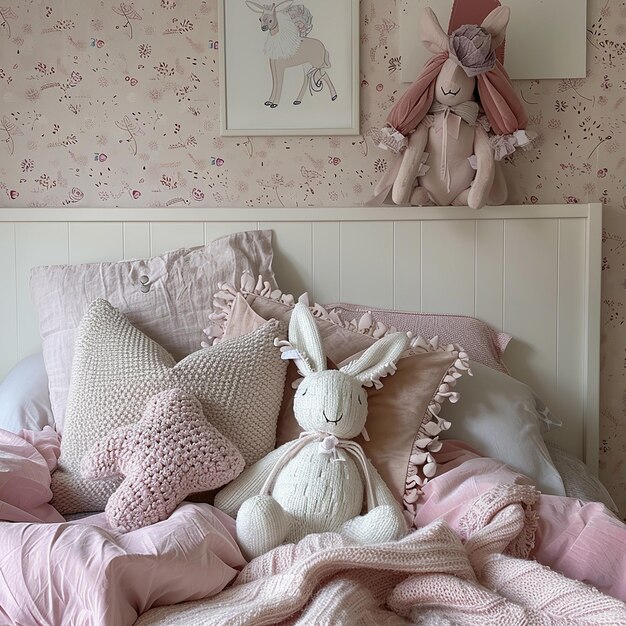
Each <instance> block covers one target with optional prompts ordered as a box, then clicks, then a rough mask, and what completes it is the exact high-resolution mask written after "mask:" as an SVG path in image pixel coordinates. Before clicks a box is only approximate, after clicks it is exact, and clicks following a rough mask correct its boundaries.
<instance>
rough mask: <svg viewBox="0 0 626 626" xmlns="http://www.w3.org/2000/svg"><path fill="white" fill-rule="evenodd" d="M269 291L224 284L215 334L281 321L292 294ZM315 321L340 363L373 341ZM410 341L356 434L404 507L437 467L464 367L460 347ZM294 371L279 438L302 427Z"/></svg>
mask: <svg viewBox="0 0 626 626" xmlns="http://www.w3.org/2000/svg"><path fill="white" fill-rule="evenodd" d="M268 296H270V297H265V296H261V295H258V294H254V293H246V294H245V297H244V295H243V294H242V293H239V292H237V291H236V290H234V288H232V287H230V286H223V289H222V291H221V292H220V293H219V294H218V295H217V296H216V302H215V305H216V312H215V315H214V316H213V319H214V320H216V321H217V320H218V318H221V319H222V321H223V322H225V326H224V327H223V329H222V330H221V336H222V337H233V336H236V335H238V334H241V333H245V332H250V330H253V329H254V328H257V327H259V326H260V325H261V324H264V323H266V322H265V319H272V318H273V319H278V320H281V321H285V322H287V321H288V320H289V318H290V317H291V311H292V309H293V307H292V306H290V305H289V304H285V303H284V301H283V300H285V299H288V301H293V298H291V297H287V298H285V296H283V294H281V293H280V292H279V291H276V290H274V291H273V292H272V293H268ZM313 310H314V312H316V313H317V314H318V315H322V314H323V313H322V309H321V308H320V307H313ZM316 321H317V325H318V328H319V330H320V334H321V337H322V344H323V347H324V351H325V352H326V355H327V357H328V361H329V362H330V363H329V366H332V365H333V364H335V365H336V366H337V367H340V366H343V365H346V364H347V363H348V362H350V361H352V360H354V359H356V358H357V357H358V356H359V355H360V354H361V353H362V352H363V351H364V350H366V349H367V348H368V347H369V346H371V345H372V344H374V343H375V342H376V341H377V338H375V337H372V336H370V335H367V334H362V333H359V332H354V331H352V330H348V329H346V328H343V327H342V326H339V325H338V324H336V323H334V322H333V321H332V319H322V318H321V317H318V318H317V320H316ZM213 331H214V332H213V333H212V334H213V335H215V334H217V332H220V331H219V330H217V329H216V328H214V329H213ZM209 333H211V331H210V330H209ZM214 339H215V337H214ZM228 341H232V339H228ZM218 345H219V344H218ZM411 345H412V348H411V350H409V351H407V352H406V353H405V356H404V357H403V358H401V359H399V360H398V361H397V363H396V372H395V374H394V375H393V376H389V377H387V378H385V379H384V381H383V386H382V387H381V388H380V389H375V388H370V389H368V390H367V392H368V409H369V410H368V418H367V423H366V428H367V431H368V433H369V439H370V440H369V441H365V440H364V439H363V438H362V437H357V438H356V439H355V441H357V442H358V443H360V444H361V446H363V449H364V450H365V453H366V454H367V456H368V458H369V459H370V460H371V461H372V463H373V464H374V466H375V467H376V469H377V470H378V472H379V473H380V475H381V476H382V478H383V479H384V480H385V482H386V483H387V486H388V487H389V489H390V490H391V492H392V493H393V495H394V496H395V497H396V498H397V499H398V501H399V502H404V506H405V508H406V509H407V510H408V511H413V509H414V507H415V503H416V501H417V499H418V497H419V495H420V486H421V484H423V483H424V481H425V480H427V479H428V478H429V477H433V476H434V475H435V473H436V462H435V459H434V457H433V455H432V453H433V452H436V451H438V450H439V447H440V445H441V444H440V442H439V439H438V435H439V433H440V432H441V430H442V429H446V428H448V427H449V426H450V424H449V423H448V422H446V421H445V420H442V419H440V418H439V412H440V411H441V405H442V403H444V402H445V400H446V399H449V400H450V401H452V402H456V401H457V400H458V394H457V393H456V392H454V391H453V387H454V385H455V384H456V381H457V379H458V378H460V376H461V373H462V372H464V371H467V369H468V365H467V355H466V354H465V353H464V352H463V351H462V350H461V348H459V346H455V345H447V346H439V345H438V344H437V343H436V342H432V343H427V342H425V341H424V340H422V339H421V338H414V339H413V340H412V342H411ZM296 378H298V374H297V371H296V368H295V366H293V364H291V365H290V366H289V369H288V370H287V380H286V385H285V393H284V397H283V406H282V407H281V413H280V417H279V419H278V429H277V442H276V443H277V445H281V444H283V443H285V442H286V441H291V440H293V439H297V438H298V436H299V434H300V432H301V429H300V427H299V426H298V423H297V422H296V420H295V418H294V415H293V396H294V390H293V388H292V387H291V383H293V382H294V381H295V379H296ZM413 513H414V511H413Z"/></svg>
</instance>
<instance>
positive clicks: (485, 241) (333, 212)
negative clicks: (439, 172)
mask: <svg viewBox="0 0 626 626" xmlns="http://www.w3.org/2000/svg"><path fill="white" fill-rule="evenodd" d="M601 215H602V210H601V205H596V204H590V205H564V206H560V205H554V206H519V207H514V206H509V207H489V208H485V209H482V210H481V211H478V212H473V211H472V210H470V209H468V208H465V207H437V208H435V207H429V208H409V207H381V208H370V207H353V208H345V209H342V208H332V209H331V208H326V209H304V208H289V209H263V208H236V209H176V210H173V209H0V294H2V306H1V307H0V378H2V377H3V376H4V375H5V374H6V372H7V371H8V370H9V369H10V367H11V366H12V365H14V364H15V363H16V362H17V361H18V360H19V359H20V358H22V357H24V356H26V355H28V354H30V353H32V352H35V351H37V350H38V349H39V336H38V331H37V322H36V316H35V313H34V310H33V308H32V306H31V303H30V296H29V287H28V281H29V272H30V268H31V267H33V266H35V265H42V264H46V265H48V264H56V263H81V262H91V261H104V260H109V261H112V260H119V259H122V258H141V257H147V256H150V255H153V254H158V253H160V252H163V251H165V250H168V249H173V248H177V247H184V246H194V245H199V244H202V243H204V242H207V241H210V240H212V239H214V238H216V237H218V236H221V235H224V234H227V233H230V232H235V231H238V230H247V229H256V228H271V229H273V230H274V232H275V250H276V258H275V265H274V269H275V271H276V274H277V277H278V281H279V285H280V286H281V289H282V290H283V291H286V292H291V293H300V292H302V291H305V290H308V291H309V292H310V293H311V294H312V296H313V299H315V300H316V301H318V302H320V303H326V302H337V301H344V302H352V303H361V304H369V305H371V306H381V307H393V308H396V309H403V310H413V311H427V312H442V313H443V312H446V313H462V314H468V315H473V316H476V317H478V318H480V319H482V320H484V321H486V322H488V323H489V324H491V325H492V326H494V327H495V328H497V329H500V330H504V331H506V332H508V333H510V334H511V335H513V337H514V338H515V341H514V342H511V344H510V345H509V348H508V349H507V353H506V359H505V360H506V362H507V365H508V366H509V368H510V370H511V373H512V374H513V375H514V376H516V377H517V378H520V379H521V380H524V381H525V382H527V383H528V384H530V385H531V386H532V387H533V388H534V389H535V390H536V391H537V392H538V393H539V395H540V396H541V397H542V398H544V399H545V401H546V403H547V404H548V406H550V407H551V409H552V410H553V411H554V412H555V413H556V414H557V415H559V416H560V417H561V418H562V419H563V420H564V421H565V427H564V428H562V429H561V430H559V431H556V432H557V435H556V436H557V439H556V440H557V441H558V443H559V444H560V445H562V446H564V447H565V448H567V449H568V450H569V451H570V452H572V453H573V454H575V455H576V456H578V457H579V458H581V459H584V460H585V462H586V463H587V464H588V466H589V467H590V468H591V469H592V471H597V466H598V414H599V336H600V330H599V329H600V264H601Z"/></svg>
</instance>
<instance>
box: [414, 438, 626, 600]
mask: <svg viewBox="0 0 626 626" xmlns="http://www.w3.org/2000/svg"><path fill="white" fill-rule="evenodd" d="M437 458H438V461H439V468H438V473H437V478H436V479H435V480H433V481H431V482H430V483H427V484H426V485H425V486H424V487H423V492H424V496H423V499H422V504H421V505H420V506H419V508H418V510H417V514H416V516H415V523H416V525H417V526H418V527H422V526H426V525H427V524H429V523H430V522H432V521H433V520H435V519H438V518H443V519H445V520H446V521H447V522H448V523H449V524H450V525H451V526H452V528H454V529H455V530H456V531H457V532H460V530H461V529H460V526H459V523H460V520H461V518H462V517H463V516H464V515H465V514H466V513H467V511H468V509H469V507H470V504H471V502H472V501H473V500H474V499H475V498H476V497H478V496H479V495H481V494H483V493H486V492H487V491H489V490H491V489H493V488H494V487H496V486H497V485H503V484H510V483H516V484H526V485H528V484H532V482H531V481H530V479H528V478H526V476H523V475H522V474H519V473H517V472H515V471H514V470H512V469H511V468H509V467H508V466H507V465H505V464H504V463H501V462H500V461H495V460H494V459H485V458H481V457H480V456H479V455H478V454H477V453H475V452H474V451H473V450H471V449H470V448H468V447H467V446H465V445H464V444H460V443H459V442H456V441H453V440H448V441H446V442H445V443H444V447H443V449H442V451H441V452H440V453H439V454H438V455H437ZM535 510H536V512H537V517H538V520H537V522H538V524H537V533H536V535H535V541H534V548H533V550H532V552H531V554H530V556H531V558H534V559H536V560H537V561H539V562H540V563H541V564H543V565H547V566H549V567H550V568H552V569H554V570H556V571H557V572H560V573H562V574H565V575H566V576H568V577H569V578H574V579H576V580H580V581H582V582H586V583H588V584H590V585H593V586H594V587H597V588H598V589H599V590H600V591H602V592H604V593H606V594H609V595H611V596H613V597H615V598H619V599H620V600H622V601H623V602H626V525H624V524H623V523H622V522H621V521H620V520H618V519H617V518H616V517H615V516H614V515H613V514H612V513H611V512H610V511H609V510H608V509H607V508H606V507H605V506H604V505H603V504H599V503H596V502H589V503H584V502H582V501H580V500H578V499H576V498H563V497H559V496H547V495H541V496H539V498H538V499H537V503H536V505H535Z"/></svg>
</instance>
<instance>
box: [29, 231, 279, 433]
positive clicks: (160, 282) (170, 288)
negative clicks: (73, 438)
mask: <svg viewBox="0 0 626 626" xmlns="http://www.w3.org/2000/svg"><path fill="white" fill-rule="evenodd" d="M272 257H273V253H272V231H269V230H264V231H249V232H242V233H235V234H232V235H228V236H227V237H222V238H220V239H216V240H215V241H212V242H211V243H209V244H208V245H206V246H200V247H197V248H190V249H180V250H174V251H172V252H166V253H164V254H161V255H160V256H155V257H153V258H151V259H140V260H136V261H121V262H119V263H88V264H80V265H53V266H47V267H36V268H34V269H33V270H32V272H31V279H30V288H31V294H32V299H33V303H34V305H35V309H36V310H37V314H38V317H39V331H40V334H41V338H42V346H43V354H44V360H45V363H46V370H47V372H48V378H49V387H50V400H51V403H52V410H53V414H54V419H55V423H56V428H57V430H58V431H59V432H63V428H64V421H65V411H66V406H67V395H68V392H69V386H70V371H71V368H72V358H73V353H74V343H75V341H76V335H77V330H78V326H79V324H80V321H81V320H82V318H83V315H84V314H85V312H86V311H87V308H88V307H89V305H90V304H91V302H93V301H94V300H97V299H98V298H103V299H105V300H108V301H109V302H111V304H113V306H115V307H117V308H119V309H120V311H122V313H124V314H125V315H126V316H127V317H128V319H129V320H130V322H131V323H132V324H133V325H135V326H136V327H137V328H139V330H141V331H142V332H144V333H145V334H146V335H148V337H150V338H151V339H153V340H154V341H156V342H157V343H159V344H160V345H162V346H163V347H164V348H165V350H167V351H168V352H169V353H170V354H171V355H172V356H173V357H174V358H175V359H176V360H180V359H182V358H183V357H185V356H187V355H188V354H191V353H192V352H194V351H195V350H197V349H198V346H199V345H200V341H201V338H202V331H201V329H202V328H203V327H204V326H205V325H206V324H207V318H206V311H207V306H208V304H209V303H210V302H211V299H212V298H213V295H214V294H215V292H216V291H217V290H218V288H217V285H218V283H219V282H223V281H230V282H233V281H234V280H236V279H239V276H240V275H241V273H242V272H243V271H246V270H248V271H251V272H254V273H255V275H256V274H257V273H258V274H261V275H263V277H264V280H265V281H266V282H267V284H269V285H273V286H274V287H275V286H276V282H275V279H274V273H273V271H272Z"/></svg>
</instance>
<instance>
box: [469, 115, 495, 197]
mask: <svg viewBox="0 0 626 626" xmlns="http://www.w3.org/2000/svg"><path fill="white" fill-rule="evenodd" d="M474 154H475V155H476V176H475V177H474V182H473V183H472V186H471V188H470V190H469V194H468V196H467V205H468V206H469V207H470V208H472V209H482V207H484V206H485V204H486V203H487V198H488V197H489V193H490V192H491V189H492V187H493V180H494V175H495V159H494V156H493V149H492V147H491V146H490V145H489V138H488V137H487V133H486V132H485V130H484V129H483V128H482V126H477V127H476V135H475V136H474Z"/></svg>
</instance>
